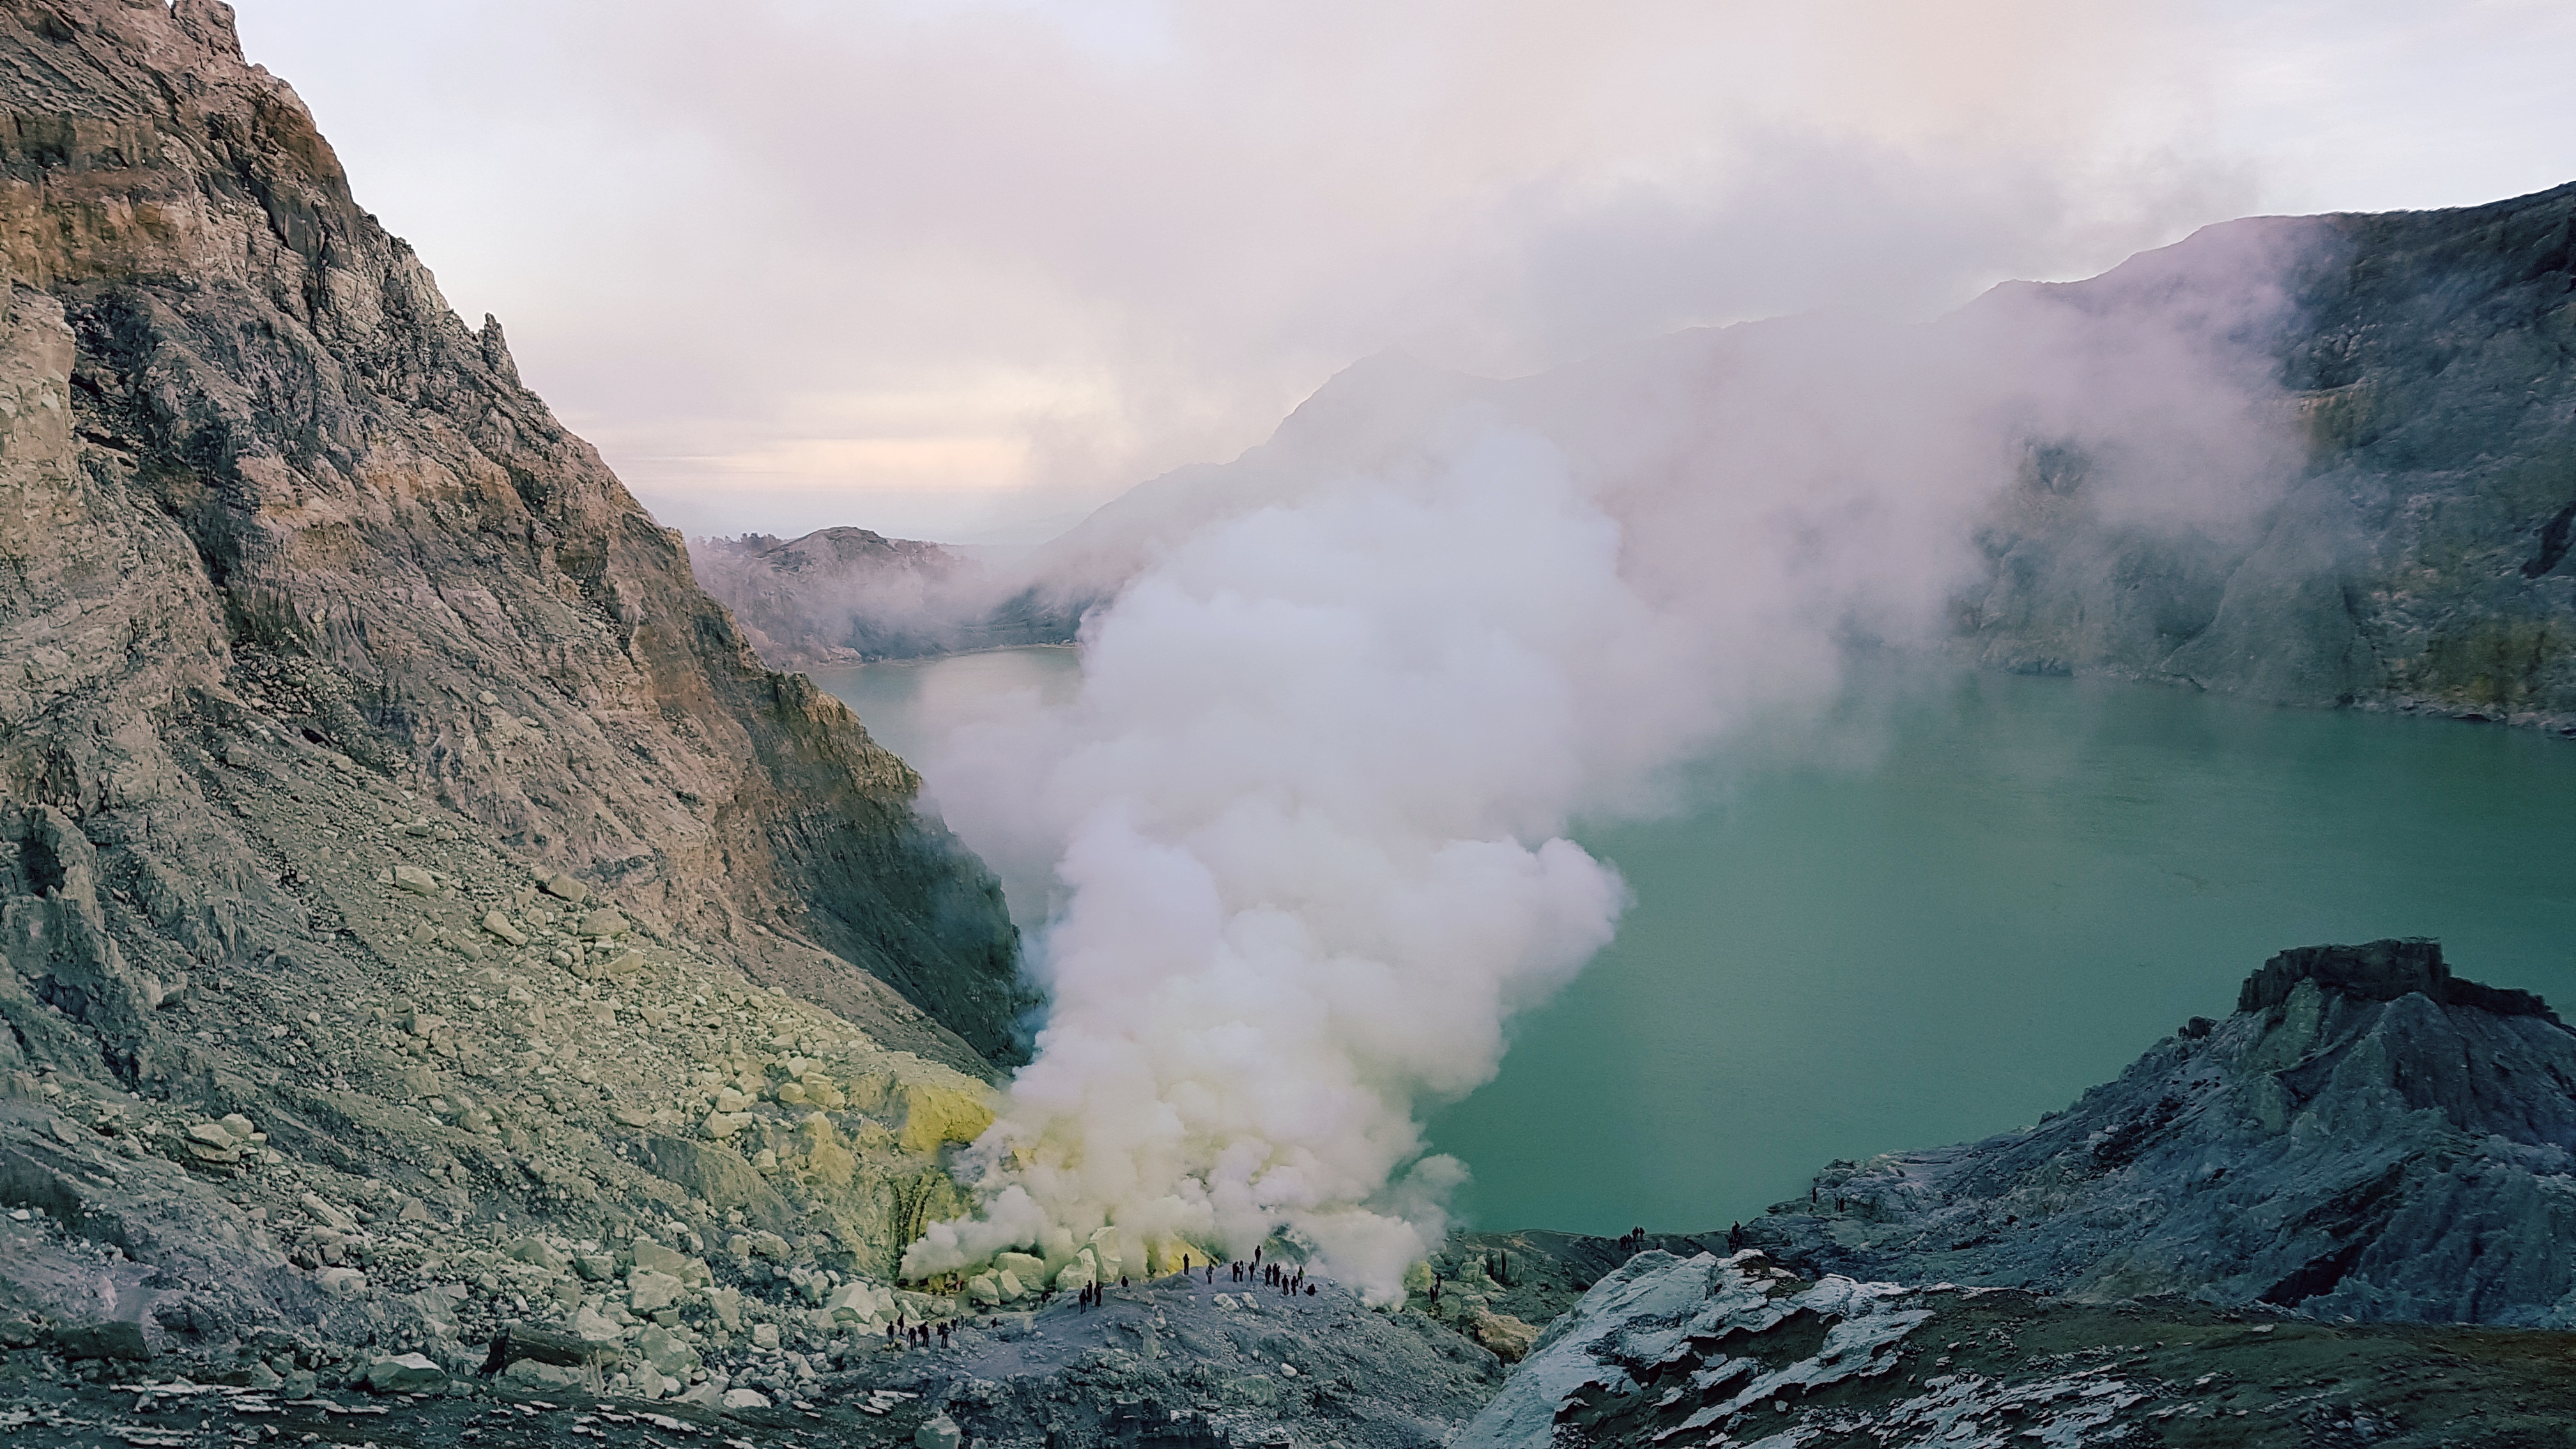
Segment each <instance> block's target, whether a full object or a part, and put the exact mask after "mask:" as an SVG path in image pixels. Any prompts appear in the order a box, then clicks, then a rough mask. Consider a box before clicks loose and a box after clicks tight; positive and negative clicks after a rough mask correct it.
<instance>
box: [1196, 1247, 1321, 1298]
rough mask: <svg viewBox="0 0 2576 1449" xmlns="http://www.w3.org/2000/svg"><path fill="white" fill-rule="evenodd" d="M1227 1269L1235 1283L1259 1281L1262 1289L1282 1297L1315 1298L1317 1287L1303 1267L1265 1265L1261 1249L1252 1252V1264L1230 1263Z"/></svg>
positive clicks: (1274, 1263)
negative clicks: (1309, 1280)
mask: <svg viewBox="0 0 2576 1449" xmlns="http://www.w3.org/2000/svg"><path fill="white" fill-rule="evenodd" d="M1226 1269H1227V1271H1228V1272H1229V1273H1231V1274H1232V1275H1233V1279H1234V1281H1235V1282H1237V1283H1249V1282H1251V1281H1253V1280H1254V1279H1259V1280H1260V1282H1261V1286H1262V1287H1264V1288H1276V1289H1278V1290H1279V1292H1280V1295H1281V1296H1282V1297H1286V1298H1294V1297H1296V1296H1297V1295H1298V1294H1299V1293H1303V1294H1305V1295H1306V1296H1307V1297H1309V1298H1312V1297H1314V1296H1315V1285H1314V1284H1312V1283H1309V1282H1307V1281H1306V1270H1305V1268H1304V1267H1303V1266H1299V1267H1296V1268H1290V1267H1288V1266H1286V1265H1284V1264H1281V1263H1276V1262H1272V1263H1264V1262H1262V1261H1261V1250H1260V1249H1259V1248H1255V1249H1253V1250H1252V1261H1251V1262H1249V1263H1244V1262H1235V1263H1229V1264H1227V1265H1226ZM1209 1281H1210V1282H1214V1281H1215V1279H1214V1278H1213V1277H1211V1278H1210V1279H1209Z"/></svg>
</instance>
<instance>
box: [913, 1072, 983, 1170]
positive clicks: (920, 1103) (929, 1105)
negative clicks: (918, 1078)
mask: <svg viewBox="0 0 2576 1449" xmlns="http://www.w3.org/2000/svg"><path fill="white" fill-rule="evenodd" d="M991 1099H992V1093H991V1092H990V1091H989V1090H988V1089H986V1088H984V1087H982V1086H980V1085H976V1084H973V1083H970V1082H969V1081H968V1079H966V1078H964V1077H959V1078H957V1085H954V1086H949V1085H943V1084H937V1083H931V1082H906V1083H905V1084H904V1085H903V1130H902V1132H901V1133H899V1134H897V1136H896V1138H895V1142H896V1145H898V1146H900V1147H901V1148H903V1150H904V1151H906V1152H933V1151H937V1150H938V1148H939V1145H940V1144H941V1143H943V1142H972V1141H974V1140H975V1139H976V1138H977V1137H978V1136H980V1135H982V1133H983V1131H984V1129H985V1128H987V1127H990V1126H992V1125H993V1107H992V1100H991Z"/></svg>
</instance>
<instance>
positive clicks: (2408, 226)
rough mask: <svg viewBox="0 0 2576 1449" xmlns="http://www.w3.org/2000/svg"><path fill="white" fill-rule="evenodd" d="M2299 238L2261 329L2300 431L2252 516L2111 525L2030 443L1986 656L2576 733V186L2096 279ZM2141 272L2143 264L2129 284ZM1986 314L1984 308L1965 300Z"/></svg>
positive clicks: (2345, 224) (2218, 268)
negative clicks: (2297, 445)
mask: <svg viewBox="0 0 2576 1449" xmlns="http://www.w3.org/2000/svg"><path fill="white" fill-rule="evenodd" d="M2285 225H2287V226H2292V227H2294V228H2295V236H2296V238H2297V246H2296V247H2295V248H2294V249H2293V250H2292V251H2291V253H2290V254H2291V256H2292V257H2293V264H2292V265H2291V266H2290V267H2289V268H2288V269H2287V271H2286V273H2285V275H2284V276H2283V278H2282V283H2283V289H2284V302H2285V304H2286V305H2285V306H2284V307H2283V308H2282V310H2281V311H2280V313H2279V318H2278V323H2277V325H2276V326H2274V327H2272V328H2269V329H2267V331H2266V334H2265V335H2263V336H2262V337H2260V338H2258V339H2255V348H2256V351H2257V352H2258V353H2259V354H2261V355H2263V356H2264V357H2266V358H2267V359H2268V360H2269V362H2270V364H2271V365H2272V366H2274V367H2276V368H2277V380H2278V382H2279V384H2280V385H2281V386H2282V387H2283V388H2285V389H2287V390H2288V392H2289V395H2290V397H2291V399H2292V400H2293V403H2294V406H2295V407H2296V408H2297V409H2298V411H2299V414H2300V417H2301V420H2302V422H2303V426H2304V428H2305V431H2306V434H2307V450H2306V458H2305V461H2304V466H2303V467H2302V468H2301V469H2299V470H2298V471H2297V472H2296V473H2295V474H2294V475H2293V476H2291V477H2289V478H2287V479H2286V480H2285V487H2284V491H2283V492H2282V494H2281V496H2280V497H2279V498H2278V500H2277V501H2275V502H2274V503H2272V504H2271V506H2270V507H2269V508H2268V509H2267V510H2266V512H2265V514H2264V516H2263V517H2262V518H2261V519H2260V520H2259V525H2258V526H2257V527H2256V528H2253V529H2251V530H2247V531H2245V532H2243V533H2242V534H2239V535H2232V536H2224V537H2219V536H2212V535H2210V534H2207V533H2176V532H2174V531H2171V530H2156V529H2150V528H2143V527H2138V526H2135V525H2134V524H2131V523H2123V522H2120V521H2118V520H2116V519H2113V518H2111V517H2109V516H2107V515H2106V513H2105V511H2104V510H2102V509H2101V508H2099V507H2097V506H2096V502H2097V500H2095V499H2094V498H2093V497H2092V496H2091V491H2090V490H2089V489H2088V487H2087V475H2088V472H2089V460H2087V459H2085V458H2083V457H2081V456H2080V455H2079V456H2065V455H2049V454H2045V453H2042V454H2037V455H2035V456H2034V463H2033V466H2032V467H2031V468H2030V469H2028V470H2027V471H2026V474H2025V476H2024V478H2023V480H2022V485H2021V487H2020V488H2019V489H2018V490H2017V491H2016V492H2015V494H2014V495H2013V497H2011V498H2010V499H2008V500H2007V501H2006V503H2005V505H2004V506H2003V507H2002V508H2001V509H1999V511H1998V513H1997V515H1996V517H1995V519H1994V520H1993V522H1992V526H1991V527H1990V529H1989V530H1988V532H1987V535H1986V537H1985V540H1984V541H1985V545H1986V548H1987V552H1988V555H1989V558H1990V561H1991V564H1992V572H1991V575H1990V578H1989V580H1988V583H1987V585H1986V587H1984V588H1983V589H1981V590H1978V591H1975V592H1973V593H1972V594H1971V595H1970V596H1969V597H1967V598H1965V599H1963V600H1962V602H1961V619H1962V627H1963V630H1964V631H1965V633H1966V634H1967V636H1968V642H1969V644H1970V646H1971V648H1972V649H1973V651H1974V652H1976V653H1977V654H1978V655H1979V656H1980V657H1982V658H1984V659H1985V660H1987V661H1988V662H1991V663H1998V664H2003V665H2007V666H2010V667H2017V668H2025V669H2034V670H2046V671H2061V670H2097V669H2098V670H2104V671H2108V672H2114V673H2123V674H2131V675H2137V676H2141V677H2146V678H2158V679H2171V680H2179V681H2188V682H2190V683H2194V684H2198V685H2202V686H2206V687H2209V688H2215V689H2225V690H2230V691H2235V692H2239V693H2244V694H2249V695H2252V696H2255V697H2258V698H2262V699H2268V700H2275V701H2279V702H2283V703H2290V704H2306V705H2333V704H2346V705H2362V706H2367V707H2372V708H2385V709H2398V710H2408V711H2425V712H2436V713H2447V714H2456V715H2462V716H2474V717H2478V718H2488V719H2504V720H2510V721H2514V722H2517V723H2523V724H2532V725H2540V726H2544V727H2548V728H2555V729H2564V730H2569V731H2571V732H2576V565H2571V561H2570V559H2569V557H2568V555H2569V552H2570V537H2571V525H2576V305H2571V303H2576V184H2571V185H2568V186H2562V187H2558V188H2556V189H2554V190H2551V191H2545V192H2541V193H2538V194H2536V195H2532V196H2525V197H2519V198H2516V199H2514V200H2510V201H2501V202H2497V203H2494V204H2493V205H2488V206H2477V207H2465V208H2460V209H2456V210H2449V211H2428V212H2396V213H2389V214H2384V215H2338V216H2325V217H2315V218H2306V219H2302V220H2299V221H2297V222H2295V223H2284V222H2280V221H2266V222H2238V223H2232V224H2230V226H2227V227H2213V228H2210V229H2209V231H2207V232H2204V233H2203V234H2201V235H2200V236H2197V237H2195V238H2193V239H2192V240H2190V241H2187V242H2185V243H2183V244H2182V245H2180V246H2178V247H2174V248H2170V249H2168V251H2167V253H2165V254H2157V255H2152V256H2150V257H2148V258H2141V259H2140V260H2139V262H2136V263H2132V264H2131V265H2130V266H2129V267H2125V268H2122V269H2119V270H2115V271H2113V272H2111V273H2109V274H2107V275H2106V276H2104V277H2102V278H2099V279H2096V280H2095V281H2092V282H2084V283H2076V284H2073V285H2071V286H2067V287H2062V288H2050V289H2044V290H2047V291H2052V292H2056V293H2060V294H2063V295H2064V296H2066V297H2067V298H2068V299H2069V300H2071V301H2074V302H2075V303H2076V304H2077V305H2085V299H2086V296H2087V294H2088V292H2096V291H2103V290H2107V289H2117V288H2121V287H2126V286H2133V285H2136V284H2137V283H2138V281H2139V278H2138V277H2137V276H2136V275H2135V273H2137V272H2139V271H2141V270H2147V269H2156V270H2159V271H2161V272H2163V273H2165V274H2167V275H2174V274H2179V275H2180V276H2183V277H2185V278H2188V277H2191V276H2193V275H2195V274H2198V275H2223V274H2224V273H2225V271H2226V269H2227V268H2228V267H2229V266H2231V265H2232V264H2233V262H2232V258H2233V257H2234V256H2235V255H2237V254H2238V253H2239V251H2240V250H2241V249H2238V248H2234V247H2231V245H2230V242H2231V240H2232V239H2233V238H2232V236H2231V233H2241V232H2243V231H2245V230H2246V229H2249V228H2254V227H2269V228H2272V229H2274V230H2276V231H2277V230H2279V229H2280V228H2282V227H2283V226H2285ZM2124 273H2126V274H2130V275H2124ZM1971 310H1972V311H1973V310H1974V309H1971Z"/></svg>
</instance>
